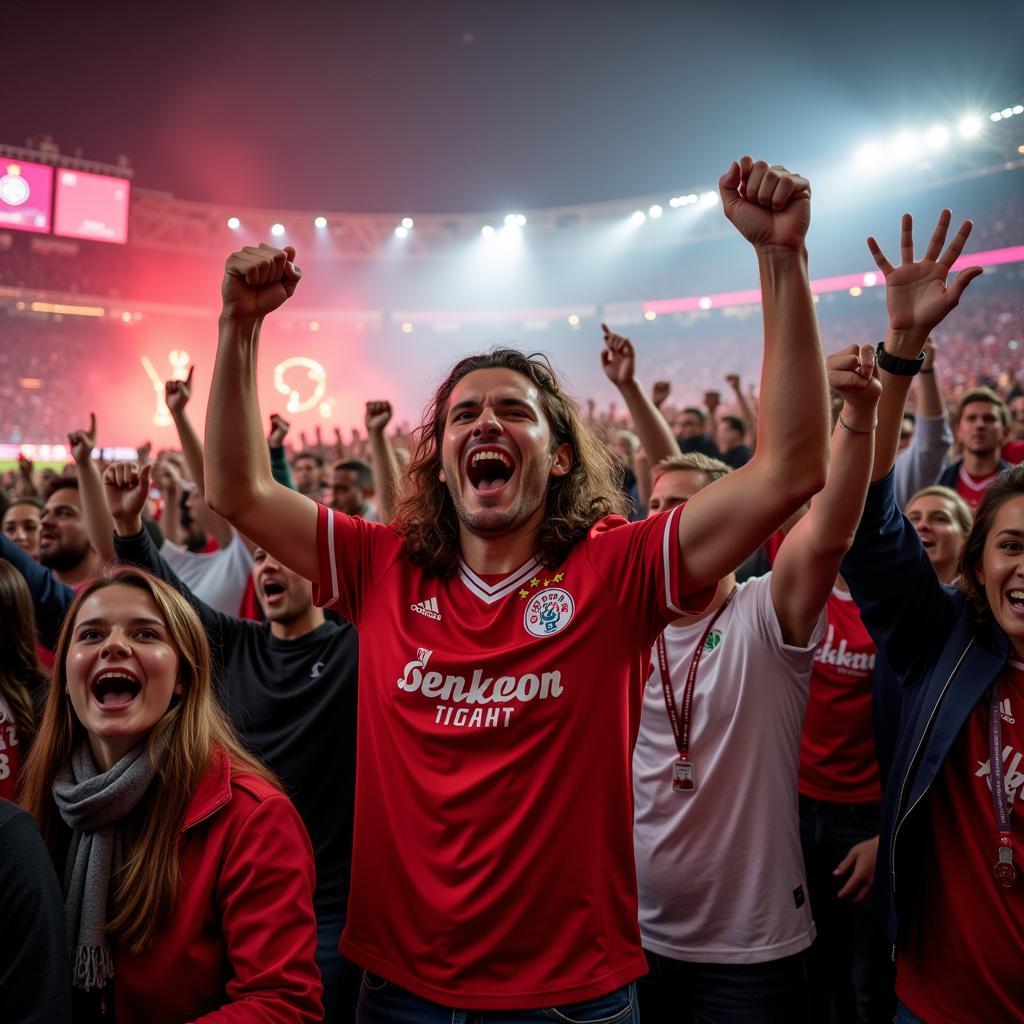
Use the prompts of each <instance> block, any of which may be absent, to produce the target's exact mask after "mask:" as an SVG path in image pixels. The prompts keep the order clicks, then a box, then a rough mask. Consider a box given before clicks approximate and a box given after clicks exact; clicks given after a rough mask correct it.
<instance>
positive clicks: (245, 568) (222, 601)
mask: <svg viewBox="0 0 1024 1024" xmlns="http://www.w3.org/2000/svg"><path fill="white" fill-rule="evenodd" d="M160 554H161V555H162V556H163V558H164V561H165V562H166V563H167V564H168V565H169V566H170V567H171V568H172V569H173V570H174V572H175V574H176V575H177V577H178V579H180V580H181V582H182V583H184V584H185V586H186V587H188V589H189V590H191V591H192V593H193V594H195V596H196V597H198V598H199V600H200V601H205V602H206V604H208V605H209V606H210V607H211V608H216V610H217V611H219V612H223V613H224V614H225V615H234V616H235V617H237V616H238V612H239V610H240V608H241V606H242V595H243V594H244V593H245V587H246V584H247V583H248V582H249V574H250V573H251V572H252V564H253V563H252V555H251V554H250V553H249V549H248V548H247V547H246V546H245V544H244V543H243V541H242V538H241V537H239V536H238V534H237V533H234V532H232V534H231V540H230V542H229V543H228V545H227V547H223V548H218V549H217V550H216V551H213V552H211V553H210V554H208V555H198V554H196V553H195V552H194V551H186V550H185V549H184V548H181V547H178V545H177V544H174V543H172V542H171V541H169V540H165V541H164V542H163V545H162V546H161V548H160Z"/></svg>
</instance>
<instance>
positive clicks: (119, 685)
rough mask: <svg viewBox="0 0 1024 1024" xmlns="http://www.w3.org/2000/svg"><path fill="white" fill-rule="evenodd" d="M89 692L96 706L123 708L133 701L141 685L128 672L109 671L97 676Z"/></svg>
mask: <svg viewBox="0 0 1024 1024" xmlns="http://www.w3.org/2000/svg"><path fill="white" fill-rule="evenodd" d="M90 690H91V691H92V695H93V697H94V698H95V699H96V703H97V704H102V705H103V707H105V708H123V707H126V706H127V705H129V704H131V702H132V701H133V700H135V698H136V697H137V696H138V695H139V693H140V692H141V690H142V685H141V684H140V683H139V681H138V680H137V679H136V678H135V677H134V676H133V675H131V674H129V673H128V672H122V671H120V670H111V671H109V672H104V673H102V674H101V675H98V676H97V677H96V678H95V679H94V680H93V681H92V686H90Z"/></svg>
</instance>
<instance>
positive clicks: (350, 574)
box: [313, 505, 402, 628]
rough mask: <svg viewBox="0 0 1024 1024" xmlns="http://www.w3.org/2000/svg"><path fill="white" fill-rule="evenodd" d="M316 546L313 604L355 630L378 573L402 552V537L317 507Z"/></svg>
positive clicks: (379, 526) (372, 524)
mask: <svg viewBox="0 0 1024 1024" xmlns="http://www.w3.org/2000/svg"><path fill="white" fill-rule="evenodd" d="M316 547H317V559H318V561H319V563H320V584H319V586H315V585H314V587H313V601H314V602H315V603H316V604H317V605H318V606H319V607H321V608H335V609H336V610H337V611H338V612H339V613H340V614H341V615H343V616H344V617H345V618H346V619H348V621H349V622H351V623H352V624H353V625H354V626H356V627H357V628H358V627H359V621H360V619H361V617H362V613H363V609H364V608H365V607H366V602H367V600H368V599H369V597H370V596H371V594H372V593H373V589H374V587H375V586H376V584H377V582H378V581H379V580H380V577H381V574H382V573H383V571H384V569H385V568H386V566H387V565H388V564H389V563H390V562H391V561H392V560H393V559H394V558H395V557H397V555H398V554H399V553H400V551H401V549H402V538H401V537H399V535H398V534H397V533H395V531H394V530H392V529H391V528H390V527H388V526H382V525H381V524H380V523H370V522H367V521H366V520H365V519H359V518H357V517H355V516H347V515H345V514H344V513H343V512H335V511H334V509H331V508H327V506H326V505H318V506H317V520H316Z"/></svg>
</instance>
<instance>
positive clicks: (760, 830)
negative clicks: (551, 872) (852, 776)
mask: <svg viewBox="0 0 1024 1024" xmlns="http://www.w3.org/2000/svg"><path fill="white" fill-rule="evenodd" d="M707 624H708V617H706V616H705V617H704V618H703V619H702V620H699V621H697V622H695V623H691V624H689V625H687V626H682V627H679V626H668V627H667V628H666V629H665V644H666V653H667V656H668V664H669V671H670V674H671V677H672V687H673V691H674V693H675V698H676V706H677V708H678V709H679V714H680V716H682V707H683V690H684V687H685V684H686V676H687V672H688V671H689V668H690V662H691V660H692V658H693V652H694V647H695V645H696V644H697V642H698V641H699V640H700V638H701V637H702V636H703V634H704V630H705V629H706V628H707ZM824 632H825V615H824V612H823V613H822V616H821V619H820V620H819V621H818V624H817V625H816V626H815V629H814V635H813V636H812V637H811V639H810V642H809V643H808V645H807V646H806V647H789V646H787V645H786V644H784V643H783V640H782V632H781V630H780V627H779V623H778V619H777V618H776V615H775V608H774V606H773V604H772V597H771V573H768V574H767V575H765V576H759V577H756V578H755V579H751V580H747V581H746V582H745V583H741V584H740V585H739V586H738V587H737V588H736V594H735V596H734V597H733V599H732V601H730V602H729V605H728V607H727V608H726V609H725V611H724V612H723V613H722V615H721V617H720V618H719V619H718V622H717V623H715V628H714V630H713V631H712V633H711V634H710V636H709V637H708V642H707V644H706V645H705V650H704V653H703V655H702V657H701V660H700V667H699V669H698V671H697V678H696V682H695V684H694V692H693V704H692V710H691V718H690V747H689V759H690V761H691V762H692V763H693V765H694V775H695V780H696V789H695V790H694V791H693V792H691V793H679V792H675V791H674V790H673V789H672V765H673V764H674V763H675V762H676V761H677V760H678V759H679V752H678V750H677V749H676V743H675V738H674V736H673V734H672V726H671V724H670V722H669V717H668V712H667V710H666V708H665V696H664V692H663V690H662V683H661V670H660V668H659V666H658V657H657V652H656V651H655V654H654V658H653V665H652V670H651V676H650V678H649V679H648V681H647V686H646V688H645V690H644V705H643V713H642V716H641V719H640V733H639V735H638V737H637V742H636V748H635V749H634V752H633V794H634V805H635V810H634V822H635V828H634V843H635V847H636V867H637V881H638V885H639V894H640V931H641V934H642V935H643V943H644V948H646V949H649V950H651V951H652V952H654V953H660V954H661V955H662V956H667V957H671V958H672V959H674V960H689V961H693V962H697V963H733V964H741V963H763V962H764V961H768V960H778V959H781V958H782V957H785V956H791V955H793V954H794V953H798V952H800V951H801V950H803V949H806V948H807V947H808V946H809V945H810V944H811V942H812V941H813V939H814V922H813V921H812V920H811V908H810V904H809V902H808V900H807V883H806V879H805V877H804V861H803V854H802V852H801V849H800V821H799V810H798V802H797V767H798V764H799V754H800V733H801V730H802V727H803V720H804V711H805V709H806V706H807V694H808V688H809V680H810V675H811V666H812V664H813V661H814V648H815V647H816V646H817V645H818V642H819V641H820V640H821V638H822V636H823V634H824Z"/></svg>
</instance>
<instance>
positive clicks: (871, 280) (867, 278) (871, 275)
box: [864, 270, 878, 288]
mask: <svg viewBox="0 0 1024 1024" xmlns="http://www.w3.org/2000/svg"><path fill="white" fill-rule="evenodd" d="M876 284H878V275H877V274H876V273H875V272H874V271H873V270H869V271H868V272H867V273H866V274H865V275H864V287H865V288H874V286H875V285H876Z"/></svg>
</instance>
